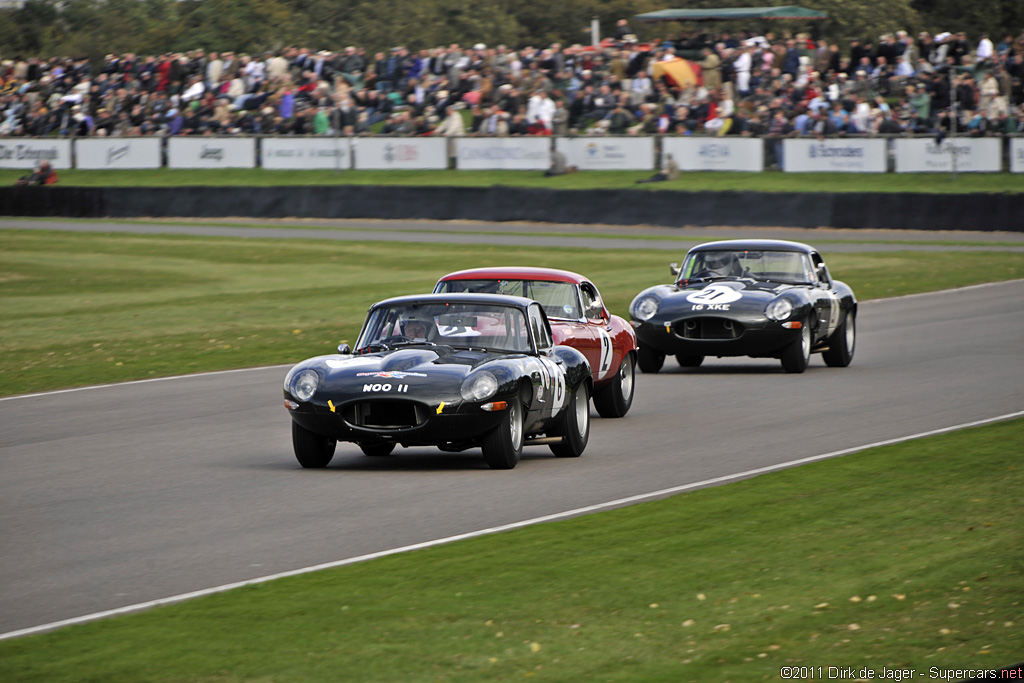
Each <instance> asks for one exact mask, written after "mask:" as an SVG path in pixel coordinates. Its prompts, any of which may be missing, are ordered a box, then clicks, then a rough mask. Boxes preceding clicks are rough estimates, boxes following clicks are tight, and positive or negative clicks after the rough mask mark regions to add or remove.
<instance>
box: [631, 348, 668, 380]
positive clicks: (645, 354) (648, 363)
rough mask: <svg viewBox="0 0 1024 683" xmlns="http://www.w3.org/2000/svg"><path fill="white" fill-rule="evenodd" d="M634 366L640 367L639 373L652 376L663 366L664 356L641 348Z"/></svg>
mask: <svg viewBox="0 0 1024 683" xmlns="http://www.w3.org/2000/svg"><path fill="white" fill-rule="evenodd" d="M636 364H637V365H638V366H640V372H645V373H648V374H654V373H656V372H657V371H658V370H661V366H662V365H664V364H665V354H663V353H659V352H657V351H653V350H651V349H648V348H644V347H643V346H641V347H640V349H639V350H638V351H637V354H636Z"/></svg>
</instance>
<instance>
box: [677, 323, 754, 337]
mask: <svg viewBox="0 0 1024 683" xmlns="http://www.w3.org/2000/svg"><path fill="white" fill-rule="evenodd" d="M673 330H675V333H676V334H677V335H678V336H680V337H682V338H683V339H738V338H739V337H740V336H742V335H743V325H742V324H740V323H738V322H736V321H735V320H729V319H728V318H687V319H686V320H679V321H677V322H676V324H675V325H673Z"/></svg>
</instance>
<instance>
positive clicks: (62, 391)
mask: <svg viewBox="0 0 1024 683" xmlns="http://www.w3.org/2000/svg"><path fill="white" fill-rule="evenodd" d="M1017 282H1024V278H1018V279H1016V280H1003V281H1001V282H983V283H981V284H978V285H967V286H965V287H954V288H953V289H940V290H937V291H935V292H918V293H917V294H904V295H902V296H890V297H885V298H883V299H871V300H870V301H860V302H858V305H865V304H868V305H870V304H875V303H881V302H884V301H898V300H900V299H910V298H912V297H918V296H934V295H937V294H948V293H950V292H964V291H968V290H972V289H981V288H985V287H999V286H1001V285H1006V284H1012V283H1017ZM288 367H292V365H290V364H287V363H282V364H280V365H261V366H259V367H255V368H235V369H233V370H214V371H211V372H197V373H193V374H189V375H170V376H168V377H153V378H150V379H135V380H129V381H127V382H112V383H110V384H93V385H91V386H87V387H74V388H71V389H56V390H54V391H42V392H38V393H35V394H19V395H17V396H4V397H0V403H2V402H4V401H14V400H16V399H21V398H38V397H40V396H54V395H57V394H70V393H72V392H76V391H86V390H89V389H109V388H111V387H126V386H131V385H133V384H148V383H150V382H166V381H168V380H172V379H188V378H190V377H209V376H212V375H226V374H228V373H232V372H252V371H256V370H271V369H273V368H288Z"/></svg>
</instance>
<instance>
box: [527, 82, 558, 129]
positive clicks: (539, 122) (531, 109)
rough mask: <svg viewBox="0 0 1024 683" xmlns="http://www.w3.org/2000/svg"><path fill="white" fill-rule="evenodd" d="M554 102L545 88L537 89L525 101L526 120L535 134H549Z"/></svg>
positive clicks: (553, 114) (553, 113)
mask: <svg viewBox="0 0 1024 683" xmlns="http://www.w3.org/2000/svg"><path fill="white" fill-rule="evenodd" d="M555 109H556V107H555V103H554V102H553V101H552V100H551V97H549V96H548V93H547V91H546V90H543V89H538V90H537V91H536V92H534V93H533V97H531V98H530V101H529V102H528V103H527V107H526V122H527V124H528V125H529V126H530V130H531V131H532V132H533V133H534V134H535V135H551V132H552V128H553V120H554V116H555Z"/></svg>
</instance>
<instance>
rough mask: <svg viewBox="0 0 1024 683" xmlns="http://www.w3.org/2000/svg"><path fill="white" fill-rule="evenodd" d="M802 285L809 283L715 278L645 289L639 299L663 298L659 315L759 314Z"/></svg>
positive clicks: (664, 316) (638, 296)
mask: <svg viewBox="0 0 1024 683" xmlns="http://www.w3.org/2000/svg"><path fill="white" fill-rule="evenodd" d="M801 289H806V286H802V285H792V284H783V283H778V282H763V281H755V280H714V281H710V282H708V281H704V282H694V283H690V284H685V285H684V284H682V283H678V284H674V285H658V286H657V287H651V288H650V289H647V290H644V291H643V292H641V293H640V294H639V295H637V297H636V299H637V300H639V299H641V298H643V297H645V296H650V295H653V296H654V297H656V298H657V299H658V300H659V304H658V312H657V314H656V315H655V318H657V319H665V318H671V317H675V316H678V315H683V314H689V313H693V314H702V315H715V314H719V315H733V316H736V315H741V316H750V315H754V316H759V315H761V314H763V312H764V308H765V306H767V305H768V304H769V303H770V302H771V301H772V300H774V299H776V298H777V297H778V296H779V295H781V294H783V293H784V292H787V291H793V290H801ZM798 296H799V295H798Z"/></svg>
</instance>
